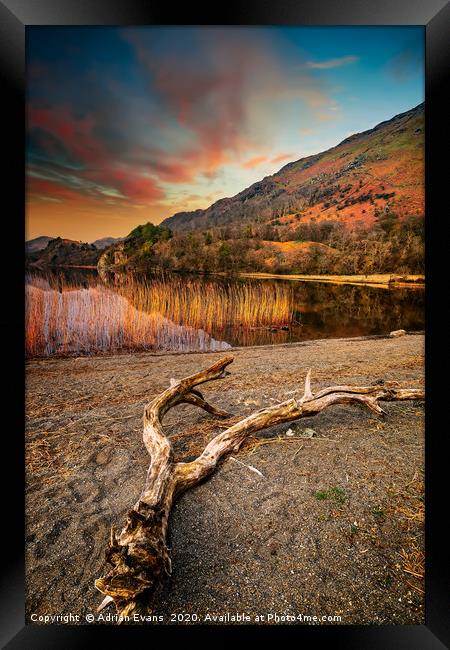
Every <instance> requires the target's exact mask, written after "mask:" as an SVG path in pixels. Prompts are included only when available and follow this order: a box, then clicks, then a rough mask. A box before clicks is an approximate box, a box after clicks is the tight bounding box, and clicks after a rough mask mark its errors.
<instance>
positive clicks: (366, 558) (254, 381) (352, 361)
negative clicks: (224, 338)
mask: <svg viewBox="0 0 450 650" xmlns="http://www.w3.org/2000/svg"><path fill="white" fill-rule="evenodd" d="M308 343H310V344H308ZM279 347H280V346H278V345H277V346H270V347H269V346H267V347H264V346H260V347H259V346H257V347H253V348H250V347H248V348H240V349H235V350H233V351H231V354H232V356H233V357H234V362H233V364H232V365H231V366H230V373H229V374H228V375H227V376H226V377H225V378H224V379H223V381H218V382H211V383H210V384H208V386H207V396H208V401H210V402H211V403H212V404H214V405H215V406H217V407H219V408H221V409H223V410H226V411H227V412H229V413H232V414H233V417H232V418H230V419H229V421H228V422H227V423H226V424H227V425H228V424H229V425H232V423H233V422H234V418H236V417H238V418H244V417H247V416H248V415H250V414H251V413H253V412H255V411H258V410H260V409H263V408H267V407H268V406H270V405H273V404H274V403H280V402H283V401H286V400H288V399H292V397H293V396H298V397H301V396H302V395H303V391H304V382H305V377H306V374H307V371H308V369H311V371H312V374H311V382H312V383H311V388H312V390H313V392H317V391H320V390H322V389H324V388H326V387H328V386H342V385H347V386H369V385H372V384H373V383H374V382H376V383H383V382H391V381H395V382H398V385H399V386H400V387H402V388H416V387H421V386H423V382H424V358H423V356H424V337H423V336H402V337H398V338H396V337H394V338H389V337H385V338H382V339H380V338H378V339H377V338H371V339H370V340H356V339H355V338H353V339H319V340H314V341H309V342H305V343H301V344H286V345H284V349H283V354H282V355H280V350H279V349H278V348H279ZM206 354H207V355H208V356H207V357H205V356H204V355H205V353H190V354H177V355H176V356H174V355H166V356H165V358H162V355H161V356H156V355H153V354H148V353H141V354H133V356H130V355H115V356H109V357H86V358H80V359H79V360H77V359H73V358H72V359H53V360H52V363H49V364H47V363H41V362H40V361H34V362H32V363H30V364H29V365H28V367H27V392H26V413H27V420H26V440H25V449H26V467H27V478H26V480H27V495H26V496H27V498H26V517H27V531H26V535H27V542H26V566H27V602H26V612H27V614H26V616H27V619H26V620H27V621H28V622H30V617H31V615H32V614H35V615H38V616H39V615H44V614H46V615H57V614H58V613H60V612H61V611H62V610H61V607H65V608H66V611H72V612H74V613H77V614H80V616H81V617H82V619H83V617H84V616H85V615H86V613H88V612H93V611H95V609H96V607H97V606H98V604H99V593H98V591H97V590H96V588H95V586H94V580H95V579H96V578H98V576H100V575H102V574H103V573H104V571H105V547H106V546H107V544H108V540H109V539H110V534H111V526H115V527H117V526H119V525H120V524H121V522H122V521H123V519H124V517H125V516H126V513H127V512H128V510H129V508H130V504H132V503H133V500H134V498H135V497H136V496H137V495H138V494H140V491H141V490H142V484H143V481H144V480H145V475H146V472H147V470H148V465H149V458H148V454H147V453H146V450H145V446H144V443H143V441H142V414H143V410H144V408H145V405H146V404H147V403H148V402H149V401H150V400H152V399H154V398H155V396H156V395H159V394H160V393H161V392H162V391H163V390H165V389H166V388H167V387H168V386H169V385H170V382H171V378H172V377H175V378H176V379H180V378H183V377H187V376H189V375H191V374H193V373H194V372H198V371H199V370H201V369H202V368H206V367H207V366H208V365H209V364H210V363H211V362H212V361H214V360H215V359H217V360H218V359H219V358H220V357H221V356H223V353H222V352H214V353H206ZM44 386H45V390H44V389H43V387H44ZM383 407H384V408H385V409H386V411H387V415H386V417H385V418H383V419H378V418H376V417H374V415H373V413H371V412H370V411H367V410H366V409H362V408H359V407H357V408H352V407H351V406H349V405H339V406H335V407H332V408H330V409H327V410H326V411H324V412H322V413H319V414H317V415H316V416H315V417H314V418H311V419H308V420H303V421H299V422H297V423H291V427H289V425H286V424H283V425H277V426H275V427H273V428H271V429H268V430H266V431H264V432H261V433H260V434H259V435H258V436H257V437H256V438H252V439H250V438H249V439H248V441H247V442H246V443H245V444H244V445H243V446H242V447H241V449H240V450H239V451H238V452H235V453H233V458H234V457H236V459H237V460H238V461H239V462H237V463H236V462H235V461H233V460H232V459H231V458H225V459H224V460H223V462H222V463H221V465H220V467H219V468H218V470H217V471H216V472H215V473H214V474H213V475H212V476H211V478H210V479H209V480H207V481H205V482H203V483H202V484H201V485H199V486H197V487H196V488H195V489H193V490H189V491H187V492H186V493H185V494H184V495H183V496H182V497H181V498H180V499H179V501H178V502H177V503H176V505H175V507H174V509H173V511H172V513H171V516H170V539H171V549H172V562H173V566H174V567H176V571H174V572H173V575H172V577H171V579H170V582H167V583H164V585H163V587H162V589H161V591H160V592H159V594H158V599H157V602H155V611H154V613H155V614H156V615H159V616H162V617H165V618H163V619H162V620H163V623H169V615H170V613H171V612H178V611H184V608H186V603H189V609H190V611H195V612H196V613H198V615H199V616H202V617H203V616H206V615H207V614H208V612H212V611H226V610H227V608H228V609H229V607H230V603H233V602H234V601H235V597H236V593H237V592H239V594H240V601H241V608H242V611H246V612H247V613H248V614H250V615H256V614H257V613H258V612H261V611H268V610H270V611H277V609H276V608H277V603H278V602H279V594H280V593H282V594H284V595H285V597H286V599H287V602H293V603H296V602H301V604H302V609H303V611H307V612H309V611H311V612H313V611H316V612H317V611H328V612H330V613H336V612H340V611H342V612H345V620H344V622H345V623H346V624H356V625H361V624H369V623H371V622H373V621H376V622H378V623H383V624H390V623H395V622H398V621H399V620H401V621H404V622H405V623H408V624H421V623H422V622H423V607H424V602H423V594H422V592H423V582H422V580H421V578H420V577H415V576H411V575H410V573H408V572H407V571H406V570H407V569H408V568H409V566H408V565H406V564H404V562H403V560H402V559H401V558H402V557H403V555H400V553H401V552H402V553H404V554H405V553H406V554H407V556H406V557H409V556H410V555H412V556H413V557H415V556H414V555H413V554H414V553H416V552H417V551H418V550H420V551H422V549H423V523H422V518H423V511H422V509H421V508H422V504H423V502H422V500H421V498H419V497H422V492H423V490H422V471H423V440H424V436H423V434H424V422H423V401H420V402H412V401H405V402H403V401H400V402H387V403H386V405H384V404H383ZM223 424H224V422H223V421H222V422H221V421H217V420H215V419H214V418H211V417H210V416H207V415H205V414H204V413H203V412H202V411H200V410H199V409H195V408H194V407H193V406H192V405H180V406H179V407H177V408H176V409H174V410H173V411H171V412H170V414H169V415H168V416H167V417H166V419H165V420H164V433H165V434H166V435H167V436H169V437H170V439H171V442H172V445H173V448H174V454H175V458H176V460H177V461H181V462H189V460H190V459H192V457H195V456H197V455H198V454H199V453H200V452H201V451H202V450H203V449H204V447H205V445H206V444H207V443H208V442H209V441H210V440H211V438H212V437H213V436H214V435H217V434H219V433H221V432H222V431H223ZM307 427H308V428H307ZM289 428H291V431H289ZM311 428H312V431H313V433H312V435H311ZM308 429H309V430H308ZM292 432H293V433H294V435H292ZM250 466H251V467H252V468H256V469H257V470H258V471H259V472H260V473H261V475H262V476H260V475H257V474H256V473H255V472H254V471H252V469H251V468H250V469H249V467H250ZM394 484H395V490H393V485H394ZM335 493H336V494H338V495H341V496H342V500H341V501H336V499H335V498H334V497H333V494H335ZM323 495H325V496H323ZM330 495H331V496H330ZM249 522H251V526H249ZM355 522H356V523H355ZM230 531H231V532H230ZM402 549H403V551H402ZM399 557H400V559H399ZM274 568H275V569H276V570H274ZM325 570H326V571H327V573H326V574H324V571H325ZM418 573H421V571H419V572H418ZM305 575H306V576H307V577H308V579H307V583H306V582H302V581H301V580H302V576H305ZM324 575H326V578H327V580H326V582H325V583H324ZM386 576H389V580H386ZM380 584H383V588H382V589H380ZM211 585H213V587H211ZM411 585H412V586H411ZM360 594H363V595H364V608H361V602H362V601H361V600H360V599H359V595H360ZM350 599H351V603H349V600H350ZM97 624H101V621H97Z"/></svg>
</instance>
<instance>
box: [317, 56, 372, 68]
mask: <svg viewBox="0 0 450 650" xmlns="http://www.w3.org/2000/svg"><path fill="white" fill-rule="evenodd" d="M357 61H359V56H352V55H351V56H341V57H339V58H337V59H328V60H327V61H307V62H306V63H305V66H306V67H307V68H310V69H312V70H331V69H332V68H340V67H341V66H343V65H350V64H351V63H356V62H357Z"/></svg>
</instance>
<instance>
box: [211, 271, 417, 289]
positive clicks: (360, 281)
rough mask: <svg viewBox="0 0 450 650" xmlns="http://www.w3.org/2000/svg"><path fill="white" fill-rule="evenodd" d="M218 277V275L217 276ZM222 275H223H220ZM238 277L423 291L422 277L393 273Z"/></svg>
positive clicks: (280, 274)
mask: <svg viewBox="0 0 450 650" xmlns="http://www.w3.org/2000/svg"><path fill="white" fill-rule="evenodd" d="M217 275H219V274H217ZM220 275H223V274H220ZM238 275H239V277H243V278H254V279H261V280H270V279H273V280H296V281H299V282H327V283H330V284H353V285H362V286H371V287H377V288H382V289H389V288H391V287H394V288H408V289H424V288H425V276H424V275H397V274H395V273H373V274H368V275H363V274H357V275H301V274H297V273H294V274H289V275H288V274H286V275H285V274H283V273H251V272H244V273H239V274H238Z"/></svg>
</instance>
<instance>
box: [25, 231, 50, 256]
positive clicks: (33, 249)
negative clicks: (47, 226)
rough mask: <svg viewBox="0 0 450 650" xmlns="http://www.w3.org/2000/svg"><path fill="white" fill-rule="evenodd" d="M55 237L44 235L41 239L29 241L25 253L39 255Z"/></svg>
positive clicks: (26, 243)
mask: <svg viewBox="0 0 450 650" xmlns="http://www.w3.org/2000/svg"><path fill="white" fill-rule="evenodd" d="M52 239H53V237H47V236H46V235H42V236H41V237H35V238H34V239H29V240H28V241H26V242H25V252H26V253H37V252H38V251H41V250H43V249H44V248H46V246H47V244H48V243H49V242H50V241H52Z"/></svg>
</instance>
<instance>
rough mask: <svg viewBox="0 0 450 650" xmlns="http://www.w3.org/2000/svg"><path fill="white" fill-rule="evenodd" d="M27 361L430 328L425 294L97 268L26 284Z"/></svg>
mask: <svg viewBox="0 0 450 650" xmlns="http://www.w3.org/2000/svg"><path fill="white" fill-rule="evenodd" d="M26 292H27V296H26V306H27V309H26V347H27V355H28V356H29V357H42V356H50V355H55V354H76V355H80V354H95V353H105V352H119V351H131V350H153V351H160V352H164V351H167V352H169V351H183V352H189V351H198V350H200V351H209V350H226V349H230V348H231V347H236V346H250V345H267V344H277V343H290V342H297V341H305V340H311V339H321V338H346V337H355V336H366V335H386V334H389V332H391V331H392V330H396V329H405V330H407V331H418V330H423V329H424V298H425V295H424V294H425V291H424V289H421V288H388V287H386V288H379V287H372V286H365V285H359V286H356V285H344V284H331V283H321V282H304V281H293V280H281V279H276V280H275V279H230V278H214V277H209V276H208V277H198V276H195V277H194V276H180V275H171V274H159V275H157V276H145V277H144V276H139V277H138V276H122V275H118V274H114V275H110V276H107V277H105V276H104V277H103V278H100V276H99V275H98V274H97V272H96V271H95V270H93V269H65V270H60V271H58V272H57V273H55V272H32V273H29V274H28V275H27V278H26Z"/></svg>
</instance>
